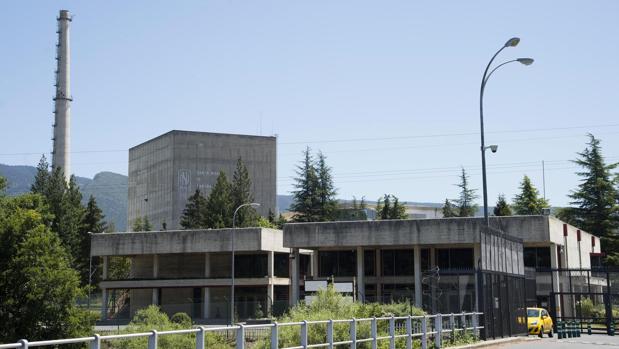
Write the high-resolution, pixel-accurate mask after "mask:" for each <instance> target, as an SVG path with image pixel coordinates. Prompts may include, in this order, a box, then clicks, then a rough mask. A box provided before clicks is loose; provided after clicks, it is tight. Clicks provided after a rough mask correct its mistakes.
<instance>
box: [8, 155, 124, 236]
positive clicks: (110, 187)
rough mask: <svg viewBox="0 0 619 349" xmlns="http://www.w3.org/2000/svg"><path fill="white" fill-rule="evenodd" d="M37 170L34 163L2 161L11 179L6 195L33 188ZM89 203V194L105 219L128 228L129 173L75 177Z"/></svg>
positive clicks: (119, 227) (9, 179)
mask: <svg viewBox="0 0 619 349" xmlns="http://www.w3.org/2000/svg"><path fill="white" fill-rule="evenodd" d="M36 172H37V169H36V168H35V167H33V166H10V165H3V164H0V176H3V177H6V179H7V181H8V188H7V194H8V195H11V196H14V195H19V194H23V193H27V192H29V191H30V186H31V185H32V183H33V182H34V176H35V174H36ZM76 181H77V184H78V185H79V187H80V190H81V192H82V195H83V198H82V202H83V203H84V204H86V202H87V201H88V198H89V197H90V195H92V196H94V197H95V199H96V200H97V204H98V205H99V207H100V208H101V210H102V211H103V214H104V215H105V220H106V221H108V222H111V223H114V226H115V227H116V230H118V231H125V230H126V229H127V176H124V175H121V174H118V173H113V172H99V173H97V174H96V175H95V177H94V178H92V179H90V178H85V177H76Z"/></svg>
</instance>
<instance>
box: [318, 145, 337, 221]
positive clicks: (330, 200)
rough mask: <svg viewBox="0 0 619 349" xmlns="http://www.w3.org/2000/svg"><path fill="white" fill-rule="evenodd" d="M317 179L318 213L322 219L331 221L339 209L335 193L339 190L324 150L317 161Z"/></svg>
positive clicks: (319, 153)
mask: <svg viewBox="0 0 619 349" xmlns="http://www.w3.org/2000/svg"><path fill="white" fill-rule="evenodd" d="M316 175H317V177H318V181H317V187H316V191H317V196H318V200H319V205H318V215H319V217H320V221H329V220H332V219H333V218H334V217H335V212H336V210H337V200H336V199H335V195H336V193H337V191H336V190H335V186H334V185H333V176H332V175H331V167H329V166H328V165H327V163H326V157H325V156H324V154H323V153H322V152H318V159H317V161H316Z"/></svg>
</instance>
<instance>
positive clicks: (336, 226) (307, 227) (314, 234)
mask: <svg viewBox="0 0 619 349" xmlns="http://www.w3.org/2000/svg"><path fill="white" fill-rule="evenodd" d="M490 223H491V226H492V227H495V228H498V229H501V230H502V231H504V232H506V233H507V234H509V235H512V236H514V237H516V238H521V239H523V240H524V241H528V242H544V241H546V242H547V241H548V239H549V233H548V217H547V216H511V217H493V218H492V219H491V220H490ZM482 226H483V218H443V219H418V220H387V221H352V222H326V223H293V224H286V225H284V246H286V247H298V248H315V247H329V246H336V247H340V246H349V247H354V246H392V245H414V244H421V245H424V244H428V245H431V244H440V243H451V244H459V243H462V244H466V243H473V242H478V241H479V231H480V229H481V228H482Z"/></svg>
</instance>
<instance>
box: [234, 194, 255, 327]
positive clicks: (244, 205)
mask: <svg viewBox="0 0 619 349" xmlns="http://www.w3.org/2000/svg"><path fill="white" fill-rule="evenodd" d="M246 206H252V207H258V206H260V204H259V203H256V202H248V203H246V204H242V205H240V206H239V207H237V208H236V209H235V210H234V214H232V286H231V287H230V326H232V325H234V231H235V229H236V214H237V212H239V210H240V209H241V208H243V207H246Z"/></svg>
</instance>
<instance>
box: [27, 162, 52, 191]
mask: <svg viewBox="0 0 619 349" xmlns="http://www.w3.org/2000/svg"><path fill="white" fill-rule="evenodd" d="M49 177H50V174H49V163H48V162H47V159H46V158H45V155H42V156H41V159H40V160H39V164H38V165H37V173H36V175H35V176H34V182H33V183H32V186H31V187H30V191H31V192H33V193H37V194H41V195H45V191H46V188H47V185H48V183H49Z"/></svg>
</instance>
